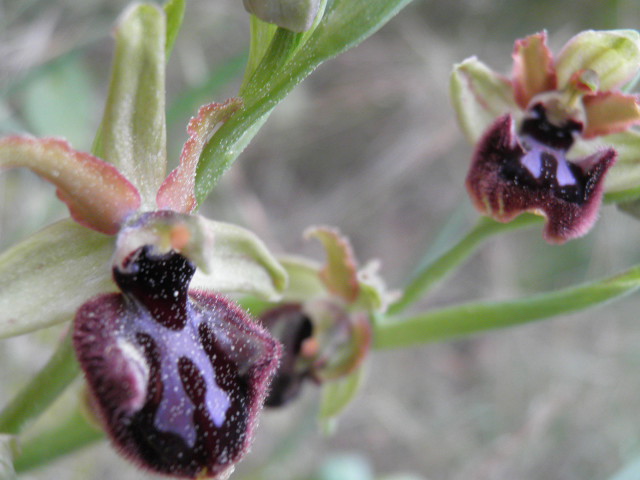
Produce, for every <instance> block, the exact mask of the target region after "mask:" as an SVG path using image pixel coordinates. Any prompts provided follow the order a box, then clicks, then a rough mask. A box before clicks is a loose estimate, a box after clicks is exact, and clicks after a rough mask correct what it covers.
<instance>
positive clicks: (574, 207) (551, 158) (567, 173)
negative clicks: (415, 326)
mask: <svg viewBox="0 0 640 480" xmlns="http://www.w3.org/2000/svg"><path fill="white" fill-rule="evenodd" d="M581 131H582V124H581V123H579V122H576V121H571V120H569V121H567V122H566V123H565V124H564V125H562V126H561V127H558V126H556V125H554V124H553V123H551V122H550V121H549V120H548V119H547V116H546V111H545V109H544V107H543V106H542V104H537V105H535V106H534V107H532V108H531V109H530V110H529V112H528V116H527V118H525V119H524V120H523V122H522V126H521V128H520V132H519V134H516V132H515V127H514V121H513V118H512V117H511V115H505V116H502V117H500V118H498V119H497V120H496V121H495V123H494V124H493V125H492V126H491V127H490V128H489V130H488V131H487V132H486V133H485V135H484V137H483V138H482V139H481V140H480V142H479V143H478V146H477V147H476V151H475V154H474V157H473V161H472V164H471V168H470V170H469V174H468V176H467V190H468V191H469V195H470V196H471V199H472V200H473V203H474V205H475V206H476V208H478V210H480V211H481V212H482V213H484V214H486V215H489V216H491V217H492V218H494V219H496V220H498V221H501V222H508V221H510V220H512V219H513V218H515V217H516V216H518V215H520V214H521V213H523V212H535V213H543V214H544V215H545V216H546V218H547V223H546V226H545V231H544V235H545V238H546V240H547V241H549V242H551V243H564V242H565V241H567V240H570V239H572V238H576V237H579V236H582V235H584V234H585V233H587V231H588V230H589V229H590V228H591V226H592V225H593V223H594V222H595V221H596V218H597V214H598V210H599V208H600V203H601V201H602V194H603V187H604V178H605V175H606V173H607V171H608V170H609V168H610V167H611V166H613V164H614V163H615V161H616V157H617V154H616V151H615V150H614V149H612V148H609V149H606V150H602V151H598V152H596V153H595V154H593V155H591V156H589V157H586V158H581V159H577V160H573V161H569V160H567V158H566V154H567V152H568V150H569V149H570V148H571V146H572V145H573V142H574V137H575V136H576V135H578V134H579V133H580V132H581Z"/></svg>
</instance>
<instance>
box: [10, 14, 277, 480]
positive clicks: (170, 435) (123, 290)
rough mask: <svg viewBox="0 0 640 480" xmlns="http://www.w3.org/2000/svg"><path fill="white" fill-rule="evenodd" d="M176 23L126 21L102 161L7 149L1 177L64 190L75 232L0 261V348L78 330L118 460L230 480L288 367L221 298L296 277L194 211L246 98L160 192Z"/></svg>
mask: <svg viewBox="0 0 640 480" xmlns="http://www.w3.org/2000/svg"><path fill="white" fill-rule="evenodd" d="M165 22H166V19H165V14H164V13H163V11H162V10H160V9H159V8H157V7H155V6H152V5H138V6H135V7H133V8H131V9H130V10H129V11H128V12H127V13H126V14H125V15H124V16H123V18H122V20H121V22H120V25H119V28H118V30H117V32H116V59H115V64H114V69H113V75H112V81H111V89H110V94H109V99H108V106H107V109H106V111H105V115H104V119H103V122H102V124H101V127H100V131H99V134H98V138H97V141H96V146H95V149H94V150H95V151H96V152H99V154H100V155H101V156H103V157H104V159H101V158H98V156H95V155H92V154H89V153H84V152H79V151H76V150H74V149H73V148H72V147H71V146H70V145H69V144H68V143H67V142H65V141H63V140H59V139H41V140H40V139H35V138H31V137H26V136H13V137H8V138H5V139H2V140H0V167H2V168H15V167H26V168H29V169H30V170H32V171H34V172H35V173H37V174H38V175H40V176H41V177H43V178H45V179H46V180H48V181H50V182H51V183H53V184H54V185H55V186H56V187H57V194H58V197H59V198H60V199H61V200H62V201H63V202H65V203H66V205H67V206H68V208H69V211H70V213H71V217H72V219H73V220H64V221H62V222H59V223H57V224H55V225H53V226H51V227H49V228H46V229H44V230H43V231H41V232H39V233H38V234H36V235H35V236H34V237H32V238H30V239H27V240H26V241H24V242H23V243H21V244H19V245H17V246H16V247H13V248H11V249H10V250H9V251H7V252H5V253H4V254H3V255H2V256H1V257H0V309H1V313H0V335H2V336H8V335H15V334H20V333H25V332H28V331H31V330H34V329H37V328H42V327H45V326H48V325H51V324H54V323H57V322H60V321H65V320H71V319H72V318H74V317H75V321H74V325H73V341H74V346H75V349H76V353H77V357H78V360H79V363H80V366H81V367H82V369H83V370H84V372H85V376H86V379H87V383H88V387H89V396H90V400H91V403H92V406H93V407H94V408H95V410H96V413H97V416H98V418H99V419H100V420H101V422H102V423H103V426H104V428H105V430H106V431H107V433H109V435H110V436H111V438H112V441H113V443H114V445H115V446H116V448H117V449H118V450H120V451H121V452H122V453H123V454H124V455H125V456H127V457H128V458H130V459H132V460H133V461H135V462H136V463H138V464H139V465H140V466H142V467H143V468H147V469H150V470H152V471H154V472H158V473H162V474H167V475H173V476H176V477H184V478H196V477H198V478H204V477H206V478H214V477H215V478H220V477H221V476H223V475H226V474H227V473H228V472H229V471H230V469H232V468H233V466H234V464H235V463H236V462H237V461H238V460H239V459H240V457H241V456H242V455H243V454H244V453H245V452H246V450H247V449H248V447H249V444H250V442H251V439H252V436H253V429H254V426H255V423H256V416H257V414H258V412H259V411H260V409H261V407H262V403H263V401H264V397H265V395H266V391H267V387H268V385H269V382H270V380H271V377H272V376H273V374H274V373H275V369H276V367H277V364H278V359H279V356H280V347H279V344H278V343H277V342H276V341H275V340H274V339H273V338H272V337H271V336H270V335H269V334H268V332H267V331H266V330H265V329H264V328H262V327H261V326H260V325H258V324H257V323H255V322H254V321H253V320H252V319H251V318H250V317H249V316H248V315H247V314H246V313H245V312H244V311H242V310H241V309H240V308H239V307H238V306H237V305H235V304H234V303H233V302H232V301H231V300H229V299H227V298H225V297H223V296H222V295H221V294H220V292H239V293H251V294H254V295H259V296H262V297H263V298H265V299H271V300H274V299H277V298H279V294H280V292H281V291H282V290H283V289H284V288H285V286H286V282H287V277H286V272H285V271H284V270H283V268H282V267H281V266H280V265H279V263H278V262H277V260H275V258H274V257H273V256H272V255H271V254H270V253H269V251H268V250H267V249H266V247H265V246H264V244H263V243H262V242H261V241H260V240H259V239H258V238H257V237H256V236H255V235H253V234H252V233H251V232H249V231H247V230H245V229H243V228H240V227H237V226H234V225H229V224H223V223H219V222H214V221H211V220H208V219H206V218H204V217H201V216H199V215H195V214H193V213H192V212H193V211H194V209H195V208H196V202H195V197H194V179H195V169H196V165H197V161H198V158H199V156H200V153H201V152H202V149H203V147H204V144H205V142H206V141H207V140H208V138H210V136H211V134H212V133H213V131H214V130H215V129H216V128H217V126H218V125H219V124H220V123H222V122H224V121H225V120H226V119H227V118H228V117H229V116H230V115H231V114H232V113H233V112H235V111H236V110H238V109H239V108H240V107H241V102H240V101H239V100H236V99H232V100H229V101H228V102H226V103H224V104H210V105H207V106H204V107H202V108H201V109H200V111H199V113H198V115H197V116H196V117H195V118H193V119H192V120H191V122H190V124H189V128H188V133H189V139H188V140H187V142H186V143H185V146H184V148H183V151H182V155H181V157H180V163H179V165H178V167H177V168H176V169H175V170H174V171H173V172H172V173H171V174H170V175H169V176H168V177H167V178H166V179H165V180H162V178H163V177H164V172H165V168H166V155H165V152H166V146H165V122H164V63H165V48H166V42H165ZM196 267H197V268H198V273H197V279H195V280H194V281H193V282H192V277H193V276H194V273H196ZM76 312H77V313H76Z"/></svg>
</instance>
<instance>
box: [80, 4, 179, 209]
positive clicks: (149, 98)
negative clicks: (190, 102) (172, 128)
mask: <svg viewBox="0 0 640 480" xmlns="http://www.w3.org/2000/svg"><path fill="white" fill-rule="evenodd" d="M165 23H166V17H165V14H164V12H163V11H162V10H161V9H160V8H158V7H157V6H155V5H150V4H140V5H135V6H133V7H132V8H130V9H129V10H127V11H126V12H125V13H124V15H123V17H122V19H121V21H120V23H119V25H118V27H117V29H116V33H115V37H116V46H115V55H114V60H113V67H112V72H111V81H110V85H109V95H108V97H107V104H106V107H105V111H104V115H103V117H102V123H101V124H100V127H99V129H98V135H97V136H96V140H95V142H94V146H93V153H94V154H95V155H97V156H98V157H100V158H102V159H104V160H106V161H108V162H111V163H113V164H114V165H116V167H117V168H118V170H120V172H121V173H122V174H123V175H124V176H125V177H126V178H127V179H128V180H129V181H130V182H131V183H133V184H134V185H135V186H136V187H137V189H138V190H139V191H140V194H141V196H142V201H143V207H144V208H146V209H149V210H151V209H153V208H154V207H155V196H156V192H157V190H158V188H159V187H160V184H161V183H162V181H163V180H164V177H165V175H166V163H167V158H166V157H167V152H166V122H165V49H166V47H167V44H166V40H165V38H166V25H165Z"/></svg>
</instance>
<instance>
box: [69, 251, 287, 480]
mask: <svg viewBox="0 0 640 480" xmlns="http://www.w3.org/2000/svg"><path fill="white" fill-rule="evenodd" d="M152 252H153V251H152V249H151V248H150V247H143V248H141V249H139V250H137V251H136V252H134V253H133V254H132V255H131V256H130V257H129V258H128V259H127V261H126V262H125V265H124V267H123V268H122V269H121V270H118V269H114V279H115V281H116V283H117V284H118V286H119V287H120V289H121V291H122V294H110V295H102V296H99V297H96V298H94V299H92V300H91V301H89V302H88V303H86V304H85V305H83V306H82V307H81V309H80V310H79V311H78V313H77V315H76V320H75V324H74V344H75V347H76V352H77V355H78V360H79V362H80V365H81V367H82V368H83V370H84V372H85V376H86V379H87V383H88V385H89V390H90V392H91V396H92V404H93V405H94V406H95V407H96V408H97V410H98V416H99V417H100V419H101V421H102V422H103V424H104V426H105V429H106V431H107V433H108V434H109V435H110V436H111V438H112V441H113V443H114V445H115V446H116V447H117V448H118V449H119V450H120V452H121V453H122V454H123V455H124V456H126V457H128V458H129V459H131V460H132V461H134V462H135V463H137V464H139V465H140V466H142V467H144V468H146V469H149V470H151V471H153V472H156V473H160V474H165V475H171V476H174V477H180V478H196V477H198V478H200V477H201V476H204V477H205V478H215V477H217V476H221V475H224V474H225V472H227V471H228V470H229V469H230V468H232V466H233V465H234V464H235V463H236V462H237V461H238V460H239V459H240V458H241V457H242V455H243V454H244V453H245V452H246V450H247V449H248V447H249V445H250V442H251V439H252V437H253V429H254V427H255V424H256V417H257V414H258V413H259V411H260V409H261V408H262V404H263V402H264V399H265V396H266V393H267V389H268V386H269V383H270V381H271V379H272V377H273V375H274V374H275V371H276V369H277V366H278V361H279V357H280V350H281V347H280V345H279V343H278V342H276V341H275V340H274V339H273V338H272V337H271V336H270V334H269V333H268V332H267V331H266V330H264V329H263V328H262V327H261V326H259V325H257V324H256V323H255V322H254V321H253V320H252V319H250V318H249V317H248V315H247V314H246V313H245V312H244V311H242V310H241V309H240V308H239V307H238V306H237V305H235V304H234V303H233V302H231V301H230V300H228V299H226V298H224V297H222V296H220V295H217V294H212V293H206V292H198V291H188V285H189V282H190V281H191V278H192V276H193V273H194V271H195V268H194V267H193V265H192V264H191V263H190V262H189V261H188V260H187V259H186V258H184V257H183V256H181V255H179V254H177V253H175V252H170V253H168V254H164V255H160V256H155V255H154V254H153V253H152Z"/></svg>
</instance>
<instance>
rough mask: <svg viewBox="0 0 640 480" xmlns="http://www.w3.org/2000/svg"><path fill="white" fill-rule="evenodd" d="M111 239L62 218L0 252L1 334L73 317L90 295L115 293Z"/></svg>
mask: <svg viewBox="0 0 640 480" xmlns="http://www.w3.org/2000/svg"><path fill="white" fill-rule="evenodd" d="M113 247H114V238H113V237H109V236H106V235H102V234H100V233H97V232H94V231H93V230H89V229H88V228H85V227H82V226H80V225H78V224H77V223H75V222H73V221H71V220H62V221H60V222H58V223H55V224H53V225H51V226H50V227H47V228H45V229H44V230H42V231H40V232H38V233H36V234H35V235H33V236H31V237H30V238H28V239H26V240H24V241H23V242H21V243H19V244H17V245H15V246H14V247H12V248H10V249H9V250H7V251H6V252H4V253H3V254H2V255H0V338H3V337H10V336H13V335H20V334H23V333H27V332H31V331H33V330H37V329H40V328H44V327H48V326H50V325H54V324H56V323H60V322H64V321H69V320H72V319H73V318H74V316H75V313H76V310H77V309H78V307H80V305H82V304H83V303H85V302H86V301H87V300H89V299H90V298H91V297H93V296H95V295H98V294H101V293H108V292H114V291H116V290H117V289H116V286H115V283H113V281H112V279H111V267H110V265H111V262H110V259H111V253H112V252H113Z"/></svg>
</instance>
